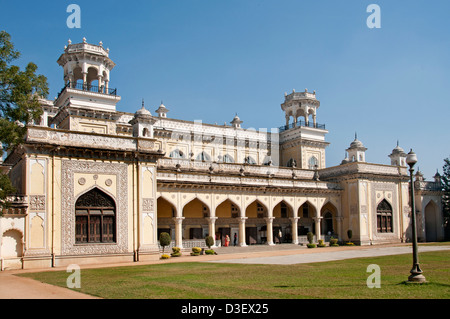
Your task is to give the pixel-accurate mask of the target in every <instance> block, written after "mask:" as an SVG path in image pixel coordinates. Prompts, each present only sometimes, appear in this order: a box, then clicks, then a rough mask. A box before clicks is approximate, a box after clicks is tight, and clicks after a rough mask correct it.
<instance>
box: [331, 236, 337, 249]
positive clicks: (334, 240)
mask: <svg viewBox="0 0 450 319" xmlns="http://www.w3.org/2000/svg"><path fill="white" fill-rule="evenodd" d="M330 246H332V247H338V246H339V244H338V239H337V238H331V239H330Z"/></svg>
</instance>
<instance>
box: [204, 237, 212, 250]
mask: <svg viewBox="0 0 450 319" xmlns="http://www.w3.org/2000/svg"><path fill="white" fill-rule="evenodd" d="M205 243H206V246H208V248H209V249H211V246H213V245H214V238H213V237H212V236H206V238H205Z"/></svg>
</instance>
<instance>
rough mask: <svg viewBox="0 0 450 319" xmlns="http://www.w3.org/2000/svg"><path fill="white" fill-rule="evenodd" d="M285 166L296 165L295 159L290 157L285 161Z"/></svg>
mask: <svg viewBox="0 0 450 319" xmlns="http://www.w3.org/2000/svg"><path fill="white" fill-rule="evenodd" d="M286 166H287V167H294V168H295V167H297V161H296V160H295V159H293V158H291V159H290V160H289V161H288V162H287V164H286Z"/></svg>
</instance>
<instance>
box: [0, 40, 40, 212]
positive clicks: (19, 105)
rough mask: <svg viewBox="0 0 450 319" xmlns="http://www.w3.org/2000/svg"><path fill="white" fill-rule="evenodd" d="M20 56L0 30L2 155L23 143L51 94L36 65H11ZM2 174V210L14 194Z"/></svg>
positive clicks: (0, 131)
mask: <svg viewBox="0 0 450 319" xmlns="http://www.w3.org/2000/svg"><path fill="white" fill-rule="evenodd" d="M19 57H20V52H18V51H16V50H15V49H14V44H13V43H12V42H11V36H10V35H9V34H8V33H7V32H6V31H0V142H1V146H2V147H0V152H1V154H0V156H3V150H6V151H9V150H11V149H13V148H14V147H15V146H17V145H19V144H21V143H23V139H24V136H25V133H26V131H27V125H28V123H30V122H32V121H33V120H38V119H39V117H40V116H41V114H42V108H41V105H40V102H39V99H40V98H46V97H47V95H48V84H47V78H46V77H45V76H43V75H37V74H36V70H37V66H36V64H34V63H32V62H30V63H28V65H27V66H26V67H25V70H24V71H21V70H20V67H18V66H16V65H11V62H12V61H14V60H17V59H18V58H19ZM5 176H6V175H5V174H3V173H0V190H1V191H0V211H1V208H2V207H4V205H5V198H6V196H7V195H8V193H7V192H11V191H13V189H12V186H11V181H10V180H9V178H6V177H5Z"/></svg>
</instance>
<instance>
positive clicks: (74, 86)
mask: <svg viewBox="0 0 450 319" xmlns="http://www.w3.org/2000/svg"><path fill="white" fill-rule="evenodd" d="M67 88H70V89H75V90H80V91H85V92H92V93H100V94H107V95H114V96H117V89H109V88H108V89H107V88H105V87H104V86H100V87H98V86H96V85H89V84H84V83H78V82H77V83H71V82H67V84H66V86H65V87H63V88H62V90H61V92H59V94H58V98H59V96H60V95H61V94H62V93H63V92H64V90H66V89H67Z"/></svg>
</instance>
